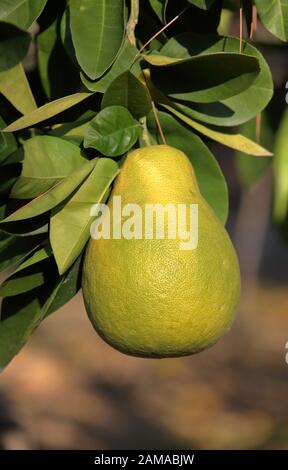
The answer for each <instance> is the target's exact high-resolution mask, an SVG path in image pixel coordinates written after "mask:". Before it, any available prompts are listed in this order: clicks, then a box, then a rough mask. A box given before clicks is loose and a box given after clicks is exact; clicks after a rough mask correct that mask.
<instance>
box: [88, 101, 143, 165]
mask: <svg viewBox="0 0 288 470" xmlns="http://www.w3.org/2000/svg"><path fill="white" fill-rule="evenodd" d="M140 133H141V126H140V124H139V123H138V122H137V121H135V119H133V117H132V116H131V114H130V113H129V111H128V110H127V109H126V108H123V107H122V106H110V107H109V108H105V109H103V110H102V111H100V113H98V114H97V115H96V117H95V118H94V119H92V121H91V122H90V124H89V126H88V128H87V131H86V133H85V136H84V147H85V148H88V147H92V148H94V149H96V150H99V151H100V152H101V153H102V154H103V155H107V156H110V157H117V156H119V155H122V154H123V153H125V152H127V151H128V150H129V149H130V148H131V147H132V146H133V145H134V144H135V142H136V141H137V139H138V138H139V136H140Z"/></svg>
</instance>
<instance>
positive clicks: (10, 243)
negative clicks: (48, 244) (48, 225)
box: [0, 230, 43, 272]
mask: <svg viewBox="0 0 288 470" xmlns="http://www.w3.org/2000/svg"><path fill="white" fill-rule="evenodd" d="M42 240H43V237H42V236H41V235H32V236H27V237H20V236H17V235H10V234H7V233H4V232H2V231H1V230H0V271H1V272H2V271H5V270H6V269H7V268H11V267H12V266H13V265H14V264H15V263H17V262H18V261H20V260H21V259H23V258H24V257H25V256H26V255H27V254H28V253H29V252H30V251H31V250H33V249H34V248H35V247H36V246H38V245H39V243H41V241H42Z"/></svg>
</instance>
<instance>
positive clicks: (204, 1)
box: [188, 0, 215, 10]
mask: <svg viewBox="0 0 288 470" xmlns="http://www.w3.org/2000/svg"><path fill="white" fill-rule="evenodd" d="M214 1H215V0H188V2H189V3H192V5H194V6H195V7H198V8H202V10H208V9H209V8H210V7H211V5H212V3H213V2H214Z"/></svg>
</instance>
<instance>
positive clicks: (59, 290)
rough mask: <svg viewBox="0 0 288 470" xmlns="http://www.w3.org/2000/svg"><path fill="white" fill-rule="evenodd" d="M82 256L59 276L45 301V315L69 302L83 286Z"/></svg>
mask: <svg viewBox="0 0 288 470" xmlns="http://www.w3.org/2000/svg"><path fill="white" fill-rule="evenodd" d="M81 258H82V256H81V255H80V256H78V258H77V260H76V261H75V263H74V264H73V265H72V266H71V268H70V269H68V271H67V272H66V273H65V274H64V275H62V276H61V277H59V278H58V280H57V282H56V284H55V286H54V287H53V290H52V292H51V294H50V296H49V297H48V299H47V301H46V303H45V306H44V309H43V314H44V316H45V317H46V316H48V315H51V313H53V312H55V311H56V310H58V309H59V308H61V307H62V306H63V305H65V304H66V303H67V302H69V300H71V299H72V298H73V297H74V296H75V295H76V294H77V292H78V291H79V289H80V287H81Z"/></svg>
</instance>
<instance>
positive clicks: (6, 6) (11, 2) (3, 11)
mask: <svg viewBox="0 0 288 470" xmlns="http://www.w3.org/2000/svg"><path fill="white" fill-rule="evenodd" d="M46 3H47V0H36V1H35V0H1V1H0V21H6V22H7V23H12V24H14V25H15V26H18V28H21V29H28V28H29V27H30V26H31V25H32V23H34V21H35V20H36V19H37V18H38V16H40V14H41V12H42V10H43V8H44V6H45V4H46Z"/></svg>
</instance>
